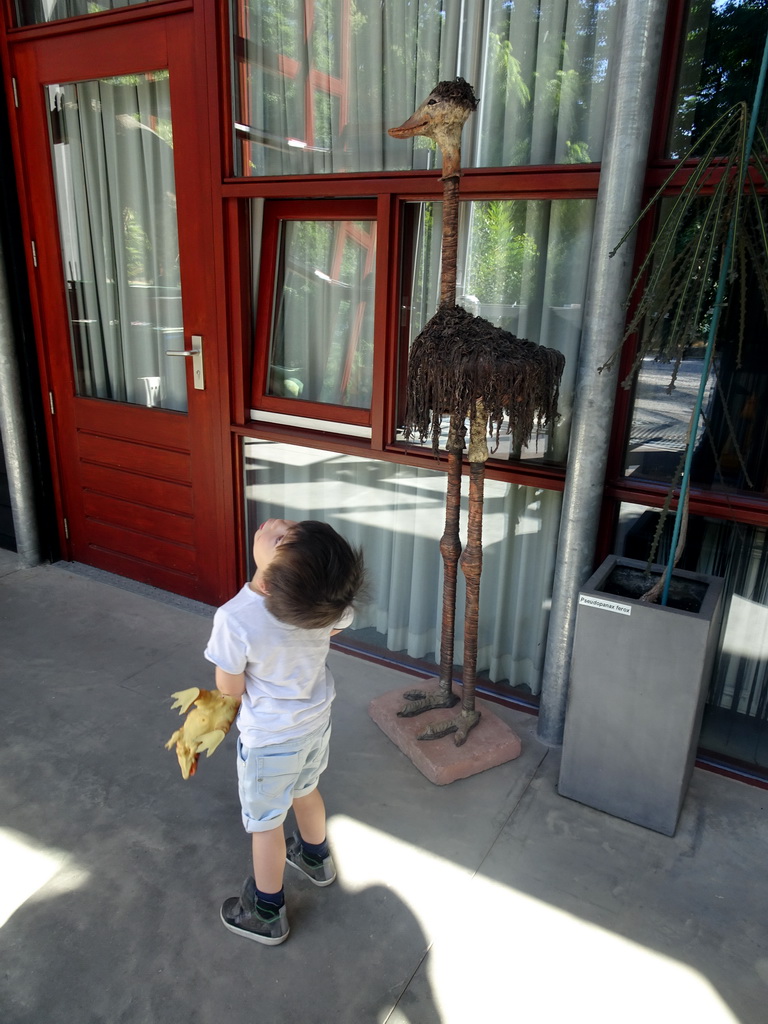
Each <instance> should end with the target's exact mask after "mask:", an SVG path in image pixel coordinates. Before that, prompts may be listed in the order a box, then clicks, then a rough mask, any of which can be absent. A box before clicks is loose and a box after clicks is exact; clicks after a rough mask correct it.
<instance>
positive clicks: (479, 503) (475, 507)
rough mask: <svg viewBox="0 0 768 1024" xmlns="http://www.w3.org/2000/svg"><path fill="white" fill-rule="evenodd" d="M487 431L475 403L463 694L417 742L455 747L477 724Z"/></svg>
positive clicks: (463, 563)
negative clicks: (456, 707) (450, 737)
mask: <svg viewBox="0 0 768 1024" xmlns="http://www.w3.org/2000/svg"><path fill="white" fill-rule="evenodd" d="M486 429H487V416H486V411H485V407H484V405H483V403H482V402H480V401H478V402H477V403H476V409H475V412H474V415H473V417H472V422H471V424H470V435H469V522H468V524H467V546H466V547H465V548H464V552H463V554H462V556H461V570H462V572H463V573H464V576H465V578H466V587H467V591H466V593H467V601H466V609H465V613H464V692H463V696H462V700H461V710H460V711H459V713H458V715H456V716H455V718H452V719H448V721H445V722H434V723H433V724H432V725H430V726H428V727H427V729H425V730H424V732H423V733H422V734H421V735H420V736H419V739H420V740H436V739H439V738H440V737H441V736H445V735H447V734H448V733H449V732H455V733H456V735H455V736H454V743H455V744H456V746H457V747H460V746H462V744H463V743H465V742H466V739H467V736H468V735H469V732H470V730H471V729H473V728H474V726H476V725H477V723H478V722H479V721H480V712H479V711H477V710H475V687H476V683H477V624H478V612H479V608H480V574H481V573H482V569H483V492H484V490H485V463H486V460H487V459H488V445H487V443H486V440H485V434H486Z"/></svg>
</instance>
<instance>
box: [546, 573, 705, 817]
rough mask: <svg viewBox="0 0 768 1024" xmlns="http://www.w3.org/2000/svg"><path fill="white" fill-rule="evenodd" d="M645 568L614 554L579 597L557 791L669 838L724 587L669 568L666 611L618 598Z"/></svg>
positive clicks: (692, 750)
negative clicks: (670, 576) (668, 590)
mask: <svg viewBox="0 0 768 1024" xmlns="http://www.w3.org/2000/svg"><path fill="white" fill-rule="evenodd" d="M644 569H645V563H644V562H639V561H635V560H634V559H629V558H620V557H617V556H616V555H611V556H610V557H609V558H607V559H606V560H605V562H603V564H602V565H601V566H600V568H599V569H598V570H597V572H595V573H594V574H593V575H592V576H591V577H590V579H589V580H588V581H587V582H586V584H585V585H584V587H583V588H582V590H581V591H580V593H579V605H578V610H577V614H576V628H575V632H574V644H573V656H572V662H571V681H570V689H569V696H568V708H567V712H566V719H565V733H564V737H563V756H562V764H561V769H560V781H559V784H558V790H559V792H560V794H561V795H562V796H566V797H569V798H570V799H572V800H578V801H579V803H583V804H587V805H589V806H590V807H596V808H597V809H598V810H601V811H607V812H608V813H609V814H613V815H615V816H616V817H619V818H625V819H626V820H628V821H633V822H635V823H636V824H638V825H644V826H645V827H646V828H650V829H654V830H655V831H656V832H662V833H664V834H665V835H670V836H671V835H674V832H675V829H676V828H677V821H678V818H679V816H680V810H681V808H682V804H683V799H684V798H685V793H686V790H687V788H688V782H689V780H690V776H691V771H692V769H693V764H694V760H695V757H696V744H697V741H698V737H699V732H700V729H701V716H702V713H703V710H704V701H705V698H706V692H707V686H708V684H709V679H710V676H711V673H712V665H713V661H714V655H715V648H716V645H717V642H718V638H719V634H720V621H721V617H722V604H723V581H722V580H721V579H719V578H717V577H714V576H702V575H699V574H698V573H692V572H684V571H682V570H676V571H675V573H674V575H673V582H672V587H671V589H670V600H669V604H668V605H667V606H666V607H663V606H661V605H658V604H647V603H645V602H642V601H639V600H637V599H636V598H635V597H626V596H624V593H625V592H626V589H625V587H624V584H629V586H630V588H631V587H632V586H633V585H634V586H635V587H636V591H635V592H636V593H640V592H642V589H647V584H646V585H644V586H643V585H642V583H641V581H640V577H641V575H642V573H643V571H644ZM655 570H656V571H657V572H661V571H662V568H661V567H660V566H657V567H655ZM630 592H631V590H630ZM681 604H682V606H683V607H681Z"/></svg>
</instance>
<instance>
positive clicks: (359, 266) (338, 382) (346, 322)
mask: <svg viewBox="0 0 768 1024" xmlns="http://www.w3.org/2000/svg"><path fill="white" fill-rule="evenodd" d="M375 255H376V224H375V222H374V221H338V220H335V221H322V220H316V221H283V222H282V224H281V232H280V244H279V250H278V271H277V280H278V287H277V292H276V296H275V315H274V324H273V331H272V342H271V347H270V356H269V374H268V380H267V394H268V395H273V396H277V397H281V398H295V399H300V400H302V401H309V402H322V403H325V404H330V405H341V406H350V407H353V408H362V409H366V408H369V407H370V404H371V383H372V375H373V300H374V270H375Z"/></svg>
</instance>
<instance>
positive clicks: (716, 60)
mask: <svg viewBox="0 0 768 1024" xmlns="http://www.w3.org/2000/svg"><path fill="white" fill-rule="evenodd" d="M767 15H768V0H691V3H690V6H689V10H688V15H687V21H686V25H685V43H684V47H683V53H682V57H681V62H680V70H679V73H678V82H677V93H676V97H675V102H674V104H673V107H672V110H673V117H672V123H671V129H670V137H669V143H668V155H669V156H671V157H673V158H675V159H677V158H680V157H682V156H684V155H685V153H686V152H687V151H688V150H689V149H690V148H691V146H692V145H693V143H695V142H696V141H697V140H698V139H699V138H700V137H701V135H702V133H703V132H704V131H705V130H706V129H707V128H709V127H711V126H712V125H713V124H714V123H715V121H716V120H717V118H718V117H719V116H720V115H721V114H722V113H723V112H724V111H725V110H727V109H728V107H731V106H733V104H735V103H739V102H741V101H742V100H747V102H749V100H750V98H751V97H752V96H753V95H754V92H755V86H756V85H757V79H758V75H759V72H760V63H761V59H762V54H763V45H764V43H765V28H766V16H767ZM766 103H768V99H766V100H765V101H764V104H763V106H764V110H763V114H762V115H761V117H760V120H759V123H760V124H765V106H766Z"/></svg>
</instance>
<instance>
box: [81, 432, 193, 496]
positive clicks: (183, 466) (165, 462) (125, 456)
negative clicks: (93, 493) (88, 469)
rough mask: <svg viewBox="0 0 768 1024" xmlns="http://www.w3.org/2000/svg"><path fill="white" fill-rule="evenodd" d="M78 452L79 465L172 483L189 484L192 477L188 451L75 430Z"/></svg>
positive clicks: (128, 438)
mask: <svg viewBox="0 0 768 1024" xmlns="http://www.w3.org/2000/svg"><path fill="white" fill-rule="evenodd" d="M77 450H78V454H79V457H80V461H81V462H87V463H92V464H94V465H100V466H112V467H114V468H115V469H121V470H123V472H127V473H137V474H141V475H142V476H146V477H153V478H154V479H159V480H169V481H170V482H172V483H182V484H188V483H189V482H190V481H191V478H192V475H191V471H190V465H189V451H185V452H184V451H177V450H172V451H169V450H168V449H167V448H161V447H160V446H159V445H150V444H145V443H144V442H142V441H137V440H135V439H134V438H130V437H122V438H120V437H110V436H105V435H104V434H99V433H98V432H96V431H93V430H78V432H77Z"/></svg>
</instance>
